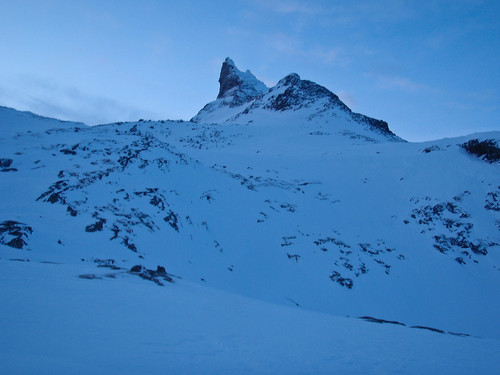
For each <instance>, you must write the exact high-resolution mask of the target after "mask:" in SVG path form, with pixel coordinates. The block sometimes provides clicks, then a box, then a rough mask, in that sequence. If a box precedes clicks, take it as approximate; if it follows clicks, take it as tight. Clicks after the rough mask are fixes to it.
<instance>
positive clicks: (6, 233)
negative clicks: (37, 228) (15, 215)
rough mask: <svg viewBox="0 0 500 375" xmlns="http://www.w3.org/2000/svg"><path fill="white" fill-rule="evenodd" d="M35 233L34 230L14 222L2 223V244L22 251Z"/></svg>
mask: <svg viewBox="0 0 500 375" xmlns="http://www.w3.org/2000/svg"><path fill="white" fill-rule="evenodd" d="M31 233H33V228H31V227H30V226H28V225H26V224H23V223H19V222H17V221H13V220H7V221H3V222H1V223H0V244H2V245H7V246H10V247H13V248H15V249H22V248H23V247H24V246H26V245H27V244H28V243H27V242H26V240H27V239H28V237H29V236H30V235H31Z"/></svg>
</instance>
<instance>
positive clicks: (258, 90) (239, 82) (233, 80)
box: [217, 57, 268, 104]
mask: <svg viewBox="0 0 500 375" xmlns="http://www.w3.org/2000/svg"><path fill="white" fill-rule="evenodd" d="M219 84H220V87H219V95H217V99H221V98H234V99H235V103H236V102H238V103H239V104H241V103H242V102H246V101H248V100H249V99H252V98H254V97H256V96H258V95H260V94H262V93H264V92H266V91H267V90H268V88H267V87H266V85H265V84H264V83H263V82H261V81H259V80H258V79H257V78H256V77H255V76H254V75H253V74H252V73H251V72H250V70H247V71H246V72H242V71H240V70H239V69H238V68H237V67H236V64H235V63H234V61H233V60H232V59H231V58H229V57H227V58H226V60H225V61H224V62H223V63H222V68H221V71H220V76H219Z"/></svg>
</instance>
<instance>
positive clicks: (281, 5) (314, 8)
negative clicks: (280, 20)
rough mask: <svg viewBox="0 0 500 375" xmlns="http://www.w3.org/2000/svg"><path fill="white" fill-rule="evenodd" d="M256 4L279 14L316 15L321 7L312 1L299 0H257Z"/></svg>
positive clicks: (320, 10)
mask: <svg viewBox="0 0 500 375" xmlns="http://www.w3.org/2000/svg"><path fill="white" fill-rule="evenodd" d="M256 3H257V4H258V5H260V6H263V7H265V8H267V9H270V10H271V11H274V12H277V13H281V14H292V13H297V14H308V15H316V14H319V13H321V12H322V10H323V8H322V7H321V6H319V5H317V4H314V3H305V2H299V1H285V0H275V1H265V0H258V1H257V2H256Z"/></svg>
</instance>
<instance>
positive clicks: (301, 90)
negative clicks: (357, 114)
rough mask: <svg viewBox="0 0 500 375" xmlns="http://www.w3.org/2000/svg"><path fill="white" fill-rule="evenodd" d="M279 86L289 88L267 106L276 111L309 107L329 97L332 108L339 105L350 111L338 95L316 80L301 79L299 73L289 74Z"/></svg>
mask: <svg viewBox="0 0 500 375" xmlns="http://www.w3.org/2000/svg"><path fill="white" fill-rule="evenodd" d="M278 86H285V87H287V88H286V89H285V91H284V92H283V93H281V94H278V95H277V96H276V97H275V98H274V99H273V100H272V101H271V102H270V103H269V104H267V105H266V106H265V108H268V109H273V110H275V111H286V110H290V109H291V110H297V109H300V108H303V107H309V106H310V105H311V104H312V103H315V102H316V101H318V100H320V99H324V98H327V99H328V100H329V101H330V104H331V106H332V108H333V107H338V108H340V109H342V110H344V111H350V110H349V108H348V107H347V106H346V105H345V104H344V103H343V102H342V101H341V100H340V99H339V97H338V96H337V95H335V94H334V93H332V92H331V91H329V90H328V89H326V88H325V87H323V86H320V85H318V84H316V83H314V82H311V81H307V80H301V79H300V77H299V75H298V74H295V73H292V74H289V75H287V76H286V77H285V78H283V79H282V80H281V81H279V82H278Z"/></svg>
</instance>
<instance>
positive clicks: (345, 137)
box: [0, 59, 500, 373]
mask: <svg viewBox="0 0 500 375" xmlns="http://www.w3.org/2000/svg"><path fill="white" fill-rule="evenodd" d="M228 77H229V78H230V79H229V78H228ZM193 121H195V122H182V121H160V122H152V121H139V122H135V123H115V124H107V125H101V126H96V127H87V126H85V125H83V124H75V123H61V122H58V121H57V120H48V119H44V118H39V117H37V116H34V115H28V114H24V113H20V112H16V111H14V110H12V109H7V108H0V163H1V164H0V172H2V173H1V174H0V176H1V180H0V196H1V197H2V203H1V206H0V208H1V210H0V262H1V264H2V269H3V270H4V271H3V272H2V275H1V280H2V284H3V285H6V286H8V287H6V288H2V290H1V292H0V293H1V294H0V296H1V298H2V301H3V303H4V306H6V307H5V308H4V309H2V312H1V314H2V315H1V319H0V321H2V332H7V333H8V334H7V335H3V337H2V340H3V341H1V342H0V349H1V355H2V358H3V363H6V362H5V361H9V359H10V360H11V362H8V363H9V365H10V366H11V368H12V369H13V373H16V372H17V373H21V372H23V371H26V372H30V370H29V369H30V367H29V366H30V363H29V361H32V363H36V364H37V366H42V367H41V368H47V369H48V368H50V367H49V366H50V364H51V363H57V366H56V368H57V369H58V371H59V373H64V372H65V371H66V369H67V368H68V367H67V366H68V363H67V361H66V358H69V357H71V356H72V355H74V356H76V357H75V358H77V360H82V358H85V357H86V356H87V354H88V355H92V356H94V355H96V353H97V352H98V351H99V350H98V348H96V347H93V346H92V345H93V344H92V343H93V342H94V341H95V340H97V339H98V338H99V337H100V336H99V334H98V333H97V332H98V331H99V330H102V332H106V333H105V335H106V337H107V338H106V339H105V340H104V341H103V342H104V343H107V344H106V345H119V349H118V350H117V351H116V352H114V351H106V350H104V351H100V353H101V354H99V355H98V359H97V360H96V361H97V362H96V363H105V362H106V361H107V360H109V363H114V364H115V365H114V366H113V365H110V366H111V367H109V368H108V369H111V370H113V371H115V372H118V371H117V369H118V368H120V369H123V367H120V366H118V365H117V364H118V363H120V362H121V361H122V360H123V362H122V363H127V359H129V360H130V361H131V363H132V364H133V366H139V365H140V364H141V363H140V362H139V358H147V359H150V360H151V361H152V362H150V364H151V363H159V362H160V361H161V359H162V358H167V360H168V361H169V366H170V367H169V366H167V365H166V367H165V368H167V369H168V368H170V369H173V370H175V371H177V372H178V373H182V372H186V373H196V371H198V372H199V373H207V372H212V373H220V372H232V373H256V372H257V373H259V372H262V373H271V372H272V373H280V370H282V371H281V373H318V372H319V371H325V372H330V373H331V371H333V370H335V369H340V370H342V371H340V372H352V373H355V372H358V373H366V372H372V371H370V369H375V371H373V372H379V373H386V372H389V373H390V372H405V373H422V372H424V371H427V372H432V371H431V370H430V369H431V368H432V366H434V365H436V364H435V361H437V362H439V364H438V367H436V369H438V370H442V371H438V372H440V373H443V372H448V373H460V372H462V373H470V372H474V369H478V371H479V372H481V373H495V371H494V370H495V368H498V366H499V365H500V360H498V358H500V356H499V355H498V354H499V351H500V341H499V340H500V326H499V325H498V316H499V314H500V298H498V297H499V295H498V289H499V286H500V254H499V253H500V245H499V244H500V173H499V172H500V164H499V163H498V162H496V161H495V160H496V159H495V152H498V147H497V146H496V145H495V142H496V143H497V144H498V142H499V141H500V132H493V133H482V134H474V135H470V136H466V137H461V138H455V139H444V140H438V141H433V142H426V143H408V142H403V141H402V140H401V139H400V138H398V137H397V136H396V135H394V134H393V133H392V132H391V131H390V130H389V127H388V125H387V124H386V123H385V122H383V121H380V120H374V119H371V118H369V117H366V116H363V115H359V114H354V113H352V112H351V111H350V110H349V109H348V108H347V107H346V106H345V105H344V104H343V103H342V102H341V101H340V100H339V99H338V97H337V96H336V95H335V94H333V93H331V92H329V91H328V90H327V89H325V88H323V87H321V86H319V85H317V84H315V83H313V82H310V81H304V80H301V79H300V78H299V77H298V76H297V75H294V74H292V75H289V76H287V77H285V78H284V79H283V80H281V81H280V82H279V83H278V84H277V85H276V86H275V87H273V88H271V89H267V88H266V87H265V85H264V84H262V82H260V81H258V80H257V79H256V78H255V77H254V76H253V75H252V74H251V73H250V72H249V71H247V72H246V73H242V72H240V71H239V70H237V68H236V66H235V65H234V63H233V62H232V61H231V60H230V59H227V60H226V62H225V63H224V65H223V68H222V72H221V79H220V92H219V97H218V99H217V100H216V101H215V102H212V103H209V104H208V105H207V106H206V107H205V108H204V109H203V110H201V111H200V113H199V114H198V115H197V116H196V117H195V118H194V119H193ZM207 122H208V124H207ZM475 140H477V141H475ZM495 150H497V151H495ZM485 153H486V154H488V155H493V156H492V158H491V159H490V160H485V158H484V157H481V156H482V155H483V154H485ZM27 289H29V290H27ZM80 296H81V298H80ZM66 300H68V301H69V302H68V303H69V304H68V305H65V303H64V301H66ZM149 303H150V304H151V307H148V306H147V305H148V304H149ZM61 305H64V308H62V307H61ZM112 306H114V307H112ZM118 306H120V308H119V309H118ZM121 306H122V307H121ZM224 307H227V311H226V309H225V308H224ZM114 309H116V310H114ZM198 309H203V310H204V311H206V312H207V313H206V314H202V313H200V312H198ZM93 310H95V311H96V312H95V313H93ZM35 311H42V312H43V313H42V314H41V315H40V318H37V317H36V316H37V315H36V313H35ZM56 311H60V312H61V315H62V316H61V317H60V319H61V320H57V321H56V320H54V319H56V317H54V316H53V315H54V314H55V312H56ZM160 311H161V312H162V313H160ZM163 312H164V313H163ZM118 314H119V315H120V316H122V317H121V318H119V319H118V318H117V319H116V320H114V316H116V315H118ZM239 314H241V316H240V315H239ZM247 314H248V315H247ZM141 316H144V318H143V319H144V321H150V322H151V323H150V325H146V323H144V322H143V323H140V324H139V323H138V322H137V320H138V319H140V317H141ZM191 316H192V319H188V317H191ZM346 316H350V317H351V318H346ZM72 317H74V319H75V320H73V319H72ZM228 317H232V318H231V319H229V318H228ZM359 317H365V319H358V318H359ZM366 317H370V318H366ZM57 319H59V318H57ZM75 321H78V322H81V325H80V323H79V324H78V325H76V324H75V323H74V322H75ZM384 321H385V322H386V324H382V325H375V324H374V323H373V322H378V323H381V322H384ZM388 321H391V322H392V323H393V324H390V323H387V322H388ZM23 322H26V324H27V325H26V326H23V324H24V323H23ZM57 322H61V323H60V324H58V323H57ZM225 322H227V324H226V323H225ZM395 322H397V323H400V324H394V323H395ZM148 324H149V323H148ZM255 326H256V329H255V330H254V329H253V328H252V327H255ZM35 327H36V328H35ZM65 327H66V328H68V329H70V331H71V332H72V335H76V336H77V335H79V334H80V333H81V332H82V331H85V332H88V330H89V329H91V330H92V329H95V330H96V331H91V333H86V334H84V337H85V340H87V341H86V343H85V345H91V346H92V347H90V348H89V349H88V350H83V351H82V352H80V353H73V354H72V350H71V348H75V346H76V345H77V343H78V340H77V339H73V338H72V337H73V336H70V338H68V337H66V338H64V337H63V336H62V335H63V333H64V332H65ZM91 327H94V328H91ZM207 327H212V328H210V329H209V328H207ZM232 327H234V329H233V328H232ZM411 327H414V328H411ZM156 328H158V330H156ZM418 328H420V329H418ZM80 329H81V330H82V331H80ZM431 329H432V330H431ZM36 332H39V337H40V340H41V341H37V340H35V339H34V341H29V342H31V343H32V344H31V346H30V345H28V346H24V348H25V349H24V351H23V350H20V349H19V348H21V347H23V343H25V342H26V340H28V339H29V336H31V335H32V334H35V335H36ZM92 332H94V333H92ZM127 332H130V336H131V338H133V339H134V342H128V343H126V344H124V342H126V341H123V337H124V335H127ZM51 333H54V334H55V335H56V337H61V338H60V339H59V341H57V342H54V344H53V346H50V345H49V346H45V345H44V340H45V338H47V337H49V336H50V335H51ZM143 333H144V334H145V336H147V337H151V340H146V339H144V338H141V337H143V336H142V334H143ZM16 335H17V336H16ZM274 335H283V337H284V339H285V342H286V344H285V346H280V345H279V344H280V342H279V341H276V340H277V339H276V338H273V336H274ZM471 336H474V337H471ZM478 337H480V338H478ZM29 340H31V339H29ZM65 340H66V341H67V343H68V346H67V350H66V352H64V353H66V354H64V355H62V354H61V355H59V354H57V355H56V354H54V352H52V351H50V350H49V349H48V348H53V349H54V350H59V349H61V348H62V347H64V346H65ZM301 340H303V342H302V343H299V342H300V341H301ZM316 340H317V341H316ZM387 341H390V343H389V344H387V345H388V346H386V347H384V349H382V348H381V345H382V344H381V343H383V342H387ZM314 342H318V343H320V344H318V345H317V347H316V349H317V351H314V353H313V352H312V351H311V348H309V349H307V348H306V347H307V345H306V344H308V345H315V344H314ZM12 343H14V344H12ZM410 344H411V345H410ZM102 346H103V347H104V344H102ZM354 347H360V351H359V352H356V351H353V350H352V348H354ZM415 347H417V348H418V349H417V350H416V351H414V352H413V351H412V350H414V349H415ZM349 348H350V349H349ZM437 348H440V349H439V350H438V349H437ZM347 349H349V350H347ZM339 351H340V353H342V354H338V353H339ZM393 351H396V352H397V353H398V354H397V359H396V358H394V356H393V354H392V353H393ZM49 352H50V353H49ZM132 352H134V353H137V356H136V357H137V361H135V360H133V358H136V357H134V355H135V354H134V355H132V354H130V353H132ZM14 353H16V355H17V357H16V356H15V355H14ZM104 353H108V354H107V355H109V356H110V357H105V356H104ZM217 353H218V354H217ZM331 353H337V354H338V355H337V354H336V355H333V356H332V354H331ZM466 353H469V354H470V356H469V357H467V355H466ZM162 356H164V357H162ZM273 356H274V357H273ZM421 356H424V357H425V358H427V359H429V361H430V362H425V361H424V362H420V361H419V358H421ZM61 357H62V358H61ZM12 358H15V359H16V361H17V360H19V361H23V362H24V363H19V364H16V363H14V362H12ZM23 358H27V359H28V362H26V361H24V360H23ZM44 358H48V360H47V361H45V359H44ZM51 361H52V362H51ZM54 361H56V362H54ZM431 363H433V364H434V365H432V364H431ZM207 364H208V368H209V369H210V371H205V372H204V371H203V368H207V367H206V366H207ZM209 364H213V366H214V367H213V370H212V368H210V366H209ZM86 365H88V366H90V367H89V368H94V369H95V368H97V367H95V366H94V367H92V365H90V364H86ZM142 365H144V364H142ZM151 366H152V365H151ZM183 366H184V367H183ZM204 366H205V367H204ZM252 366H257V367H252ZM439 366H441V367H439ZM477 366H480V367H477ZM134 368H136V367H130V368H129V369H128V372H130V373H134V372H136V371H133V369H134ZM145 368H148V367H147V365H146V367H145ZM190 369H191V370H192V371H190ZM350 370H352V371H350ZM113 371H104V372H106V373H109V372H113ZM56 372H57V371H55V372H52V373H56ZM82 372H85V371H82ZM87 372H90V371H87ZM92 372H96V371H95V370H92ZM125 372H127V371H125ZM121 373H123V372H121Z"/></svg>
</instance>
